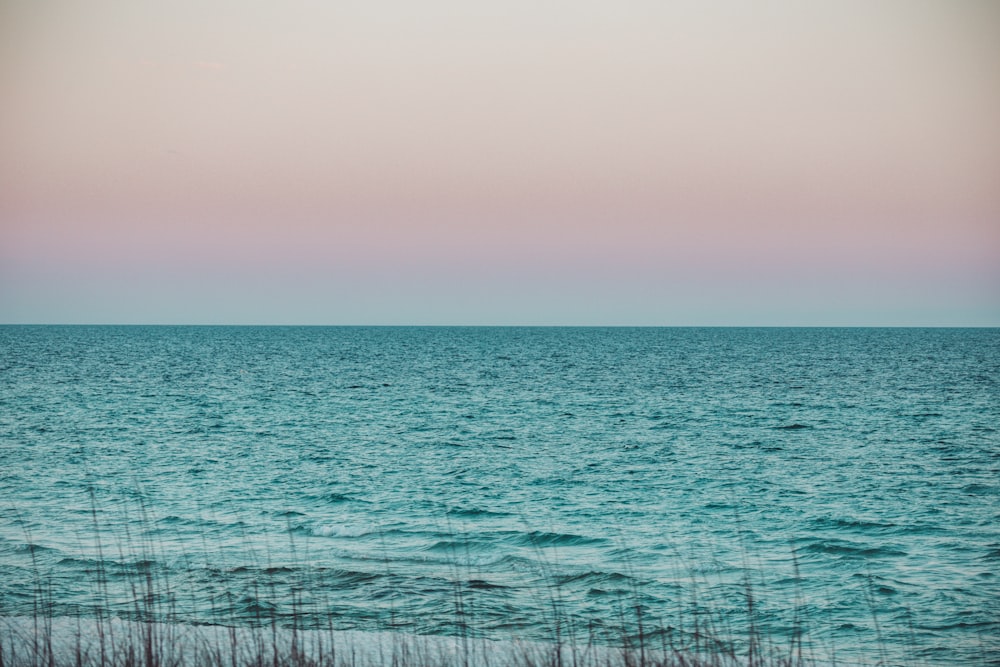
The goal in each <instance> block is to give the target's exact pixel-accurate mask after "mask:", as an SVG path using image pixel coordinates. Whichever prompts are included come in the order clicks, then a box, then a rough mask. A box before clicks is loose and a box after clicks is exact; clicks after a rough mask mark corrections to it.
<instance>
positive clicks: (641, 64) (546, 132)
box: [0, 0, 1000, 326]
mask: <svg viewBox="0 0 1000 667" xmlns="http://www.w3.org/2000/svg"><path fill="white" fill-rule="evenodd" d="M0 322H8V323H16V322H26V323H32V322H36V323H251V324H253V323H261V324H271V323H288V324H594V325H601V324H609V325H618V324H636V325H730V324H731V325H935V326H936V325H991V326H997V325H1000V3H997V2H994V1H991V0H981V1H980V0H878V1H873V0H864V1H860V0H839V1H837V2H808V1H805V0H795V1H786V2H782V1H780V0H779V1H776V2H749V1H747V2H734V1H733V2H727V1H723V0H720V1H707V2H706V1H697V2H694V1H692V2H669V1H667V0H614V1H611V0H607V1H602V2H588V1H587V0H573V1H569V0H533V1H531V2H528V1H523V0H504V1H503V2H500V1H493V0H491V1H490V2H477V1H475V0H426V1H424V2H412V1H402V0H399V1H395V0H343V1H342V0H323V1H316V2H306V1H302V0H287V1H282V2H277V1H269V2H264V1H262V0H232V1H225V0H172V1H170V2H152V1H150V0H120V1H118V0H88V1H84V0H41V1H40V0H0Z"/></svg>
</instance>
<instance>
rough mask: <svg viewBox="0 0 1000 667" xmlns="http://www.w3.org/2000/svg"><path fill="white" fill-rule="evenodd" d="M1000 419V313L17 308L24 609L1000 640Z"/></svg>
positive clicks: (5, 486) (16, 605)
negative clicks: (625, 316) (722, 319)
mask: <svg viewBox="0 0 1000 667" xmlns="http://www.w3.org/2000/svg"><path fill="white" fill-rule="evenodd" d="M998 428H1000V330H997V329H957V330H946V329H926V330H917V329H725V328H723V329H711V328H709V329H698V328H695V329H672V328H667V329H658V328H648V329H647V328H642V329H620V328H611V329H600V328H537V329H536V328H409V327H401V328H361V327H358V328H354V327H343V328H340V327H336V328H306V327H303V328H295V327H292V328H281V327H110V326H109V327H75V326H74V327H28V326H25V327H21V326H8V327H0V616H8V617H9V616H23V615H29V614H33V613H38V612H39V610H40V609H41V610H42V612H43V613H46V614H51V615H53V616H76V615H79V616H85V617H93V616H95V615H97V614H110V615H114V616H120V617H121V618H123V619H141V620H157V621H163V622H170V623H223V624H231V625H232V624H235V625H254V624H262V623H269V622H271V619H277V621H278V623H279V624H282V625H289V624H299V625H301V626H304V627H314V628H327V627H332V628H334V629H337V630H361V631H373V632H374V631H385V630H391V631H393V632H400V633H406V634H410V635H414V634H416V635H419V634H437V635H458V634H468V635H472V636H478V637H487V638H490V639H501V640H503V639H511V638H521V639H527V640H551V639H553V638H555V637H556V636H557V635H558V636H559V637H560V638H573V639H576V640H580V641H594V642H597V643H608V644H614V643H616V642H617V643H620V642H621V641H622V640H623V636H628V635H635V634H637V633H638V631H639V623H640V622H641V624H642V632H643V633H644V635H645V636H648V637H654V638H655V641H657V642H667V641H669V642H672V643H674V644H677V645H691V644H692V642H697V641H698V639H697V636H700V635H701V634H704V632H705V631H706V630H708V631H710V632H712V633H713V634H716V635H719V636H720V637H722V638H724V639H725V640H726V641H730V642H732V643H733V644H734V645H735V646H737V647H739V646H742V645H745V644H746V642H747V639H748V633H749V632H750V631H751V629H752V630H753V631H754V632H756V633H759V634H760V635H762V636H764V637H766V638H767V639H768V641H771V642H773V643H775V644H777V645H781V646H786V645H788V644H789V643H790V642H791V641H792V639H793V638H794V637H802V638H803V642H804V644H805V646H806V649H807V650H808V651H812V652H813V654H814V655H817V656H828V655H830V654H831V653H834V654H835V658H836V659H837V660H839V661H842V662H852V661H853V662H866V663H868V664H874V663H876V662H878V661H880V660H885V661H887V662H889V663H905V664H997V655H998V654H1000V582H998V578H997V575H998V574H1000V572H998V571H1000V474H998V473H1000V431H998ZM150 593H151V595H148V594H150ZM748 597H750V598H751V599H752V602H753V604H752V609H751V606H750V605H748ZM637 608H638V610H639V613H638V614H637V613H636V609H637Z"/></svg>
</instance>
